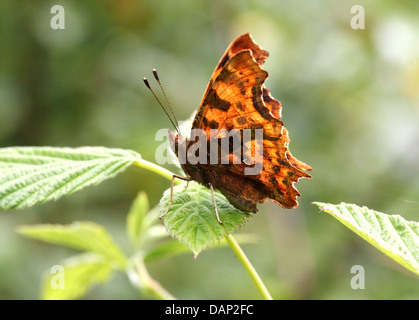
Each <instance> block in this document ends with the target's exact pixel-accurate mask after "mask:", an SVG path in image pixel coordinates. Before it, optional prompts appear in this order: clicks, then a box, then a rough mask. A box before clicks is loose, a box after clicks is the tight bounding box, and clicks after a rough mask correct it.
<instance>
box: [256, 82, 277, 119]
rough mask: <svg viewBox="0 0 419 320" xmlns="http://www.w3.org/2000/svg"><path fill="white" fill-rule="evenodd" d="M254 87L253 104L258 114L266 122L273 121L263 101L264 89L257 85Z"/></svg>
mask: <svg viewBox="0 0 419 320" xmlns="http://www.w3.org/2000/svg"><path fill="white" fill-rule="evenodd" d="M257 83H258V81H256V85H255V86H253V87H252V103H253V106H254V108H255V109H256V111H257V112H259V114H260V115H261V116H262V117H263V118H264V119H266V120H272V116H271V115H270V112H269V109H268V108H267V107H266V106H265V105H264V104H263V101H262V87H261V85H258V84H257Z"/></svg>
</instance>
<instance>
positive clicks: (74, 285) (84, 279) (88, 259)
mask: <svg viewBox="0 0 419 320" xmlns="http://www.w3.org/2000/svg"><path fill="white" fill-rule="evenodd" d="M55 267H58V268H56V269H55V268H51V270H50V272H48V273H47V274H46V275H45V276H44V278H43V281H42V289H41V298H42V299H45V300H69V299H78V298H81V297H83V296H84V295H85V294H86V292H87V291H88V290H89V289H90V288H91V287H92V286H94V285H95V284H99V283H105V282H107V281H108V280H109V278H110V276H111V274H112V272H113V268H112V265H111V264H109V262H108V261H106V260H105V259H103V257H102V256H100V255H96V254H91V253H84V254H80V255H77V256H74V257H71V258H69V259H66V260H65V261H63V263H62V265H57V266H55ZM60 285H61V287H60Z"/></svg>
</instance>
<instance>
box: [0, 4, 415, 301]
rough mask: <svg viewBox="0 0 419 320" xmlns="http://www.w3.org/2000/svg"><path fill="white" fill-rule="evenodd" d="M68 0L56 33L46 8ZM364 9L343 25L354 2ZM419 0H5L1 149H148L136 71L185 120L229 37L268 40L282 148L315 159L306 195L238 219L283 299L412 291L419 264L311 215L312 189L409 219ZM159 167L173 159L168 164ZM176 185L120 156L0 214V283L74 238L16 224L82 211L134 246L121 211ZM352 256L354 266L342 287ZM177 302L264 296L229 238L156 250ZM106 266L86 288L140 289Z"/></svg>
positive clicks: (22, 285) (151, 115)
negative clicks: (172, 251)
mask: <svg viewBox="0 0 419 320" xmlns="http://www.w3.org/2000/svg"><path fill="white" fill-rule="evenodd" d="M55 4H60V5H62V6H63V7H64V9H65V30H52V29H51V27H50V20H51V18H52V16H53V15H52V14H51V13H50V9H51V7H52V6H53V5H55ZM357 4H360V5H362V6H363V7H364V9H365V29H364V30H354V29H352V28H351V25H350V21H351V18H352V17H353V14H351V7H352V6H353V5H357ZM418 18H419V2H417V1H414V0H412V1H408V0H407V1H397V0H392V1H391V0H388V1H385V2H383V1H379V0H370V1H353V2H351V1H334V0H316V1H314V0H313V1H312V0H305V1H293V0H286V1H283V0H281V1H278V0H272V1H266V0H263V1H256V0H253V1H251V0H247V1H218V0H215V1H209V0H208V1H192V0H179V1H170V0H165V1H131V0H119V1H103V0H95V1H93V0H92V1H61V0H60V1H29V0H26V1H23V0H22V1H7V0H3V1H1V2H0V48H1V50H0V147H7V146H16V145H19V146H24V145H25V146H26V145H30V146H43V145H50V146H70V147H77V146H85V145H91V146H106V147H117V148H127V149H133V150H136V151H137V152H139V153H141V154H142V156H143V157H144V158H145V159H147V160H150V161H154V152H155V149H156V147H157V146H158V145H159V144H160V142H159V141H155V139H154V136H155V133H156V131H157V130H159V129H161V128H169V127H170V123H169V121H168V119H167V118H166V117H165V115H164V114H163V112H162V111H161V110H160V109H159V106H158V105H157V103H156V102H155V100H154V98H153V97H152V96H151V94H150V93H149V92H148V91H147V89H146V88H145V87H144V85H143V84H142V82H141V78H142V77H143V76H148V77H149V78H152V74H151V70H152V68H157V70H159V74H160V78H161V80H162V81H163V83H164V85H165V89H166V92H167V94H168V96H169V99H170V101H171V103H172V105H173V106H174V111H175V113H176V115H177V117H178V119H185V118H187V117H189V116H190V114H191V113H192V112H194V110H196V108H197V107H198V104H199V102H200V100H201V97H202V94H203V92H204V89H205V87H206V85H207V82H208V80H209V77H210V75H211V72H212V71H213V69H214V68H215V65H216V63H217V62H218V60H219V58H220V57H221V54H222V53H223V52H224V50H225V48H226V47H227V45H228V44H229V43H230V41H231V40H233V39H234V38H235V37H236V36H238V35H240V34H242V33H244V32H250V33H251V34H252V35H253V37H254V39H255V40H256V42H258V43H259V44H260V45H261V46H262V47H263V48H264V49H266V50H268V51H269V52H270V58H269V59H268V60H267V62H266V64H265V68H266V69H267V70H268V71H269V79H268V80H267V87H268V88H269V89H270V91H271V93H272V95H273V96H274V97H275V98H277V99H279V100H281V101H282V103H283V106H284V108H283V112H282V114H283V120H284V123H285V126H286V128H287V129H288V130H289V132H290V137H291V143H290V149H291V152H292V153H293V155H294V156H296V157H297V158H298V159H300V160H302V161H304V162H306V163H308V164H310V165H311V166H312V167H313V168H314V170H313V172H312V175H313V179H311V180H301V181H299V182H298V184H297V187H298V189H299V191H300V192H301V194H302V197H301V198H300V200H299V202H300V206H299V207H298V208H297V209H294V210H284V209H282V208H280V207H278V206H276V205H274V204H272V203H265V204H263V205H260V206H259V208H260V212H259V213H258V214H257V216H256V217H255V218H253V219H252V221H250V222H249V223H248V224H246V225H245V226H244V227H243V228H242V229H241V230H239V231H238V233H240V232H246V233H252V234H256V235H258V236H259V238H260V241H259V242H258V243H254V244H247V245H243V249H244V251H245V252H246V253H247V255H248V257H249V259H250V260H251V261H252V262H253V264H254V266H255V267H256V269H257V270H258V272H259V273H260V275H261V277H262V279H263V280H264V281H265V283H266V285H267V287H268V288H269V290H270V291H271V294H272V295H273V296H274V297H275V298H276V299H418V298H419V281H418V280H419V279H418V277H417V276H415V275H414V274H412V273H410V272H409V271H406V270H404V269H403V268H402V267H400V266H398V265H397V264H396V263H394V262H392V261H391V260H390V259H389V258H387V257H386V256H385V255H384V254H382V253H381V252H379V251H378V250H377V249H375V248H374V247H372V246H371V245H370V244H368V243H367V242H365V241H364V240H362V239H361V238H359V237H358V236H356V235H355V234H354V233H352V232H351V231H349V230H348V229H346V228H345V227H344V226H343V225H341V224H340V223H339V222H338V221H337V220H335V219H334V218H333V217H331V216H329V215H327V214H325V213H320V212H319V210H318V209H317V207H315V206H313V205H312V204H311V202H312V201H322V202H330V203H340V202H342V201H343V202H349V203H355V204H358V205H365V206H368V207H369V208H372V209H375V210H378V211H382V212H385V213H389V214H400V215H402V216H403V217H404V218H406V219H408V220H415V221H419V19H418ZM168 168H169V169H173V168H171V167H168ZM169 184H170V182H169V181H168V180H166V179H163V178H162V177H160V176H157V175H155V174H153V173H151V172H147V171H145V170H142V169H139V168H130V169H128V170H127V172H125V173H123V174H121V175H119V176H118V177H116V178H114V179H113V180H108V181H106V182H104V183H102V184H101V185H99V186H97V187H95V188H90V189H86V190H84V191H83V192H80V193H78V194H74V195H72V196H71V197H68V198H64V199H60V200H59V201H57V202H54V203H48V204H46V205H42V206H37V207H34V208H31V209H27V210H24V211H18V212H1V213H0V298H1V299H37V298H38V297H39V290H40V283H41V277H42V275H43V274H44V272H46V271H47V270H49V268H50V267H51V266H52V265H54V264H57V263H59V262H60V261H61V260H62V259H64V258H66V257H68V256H70V255H72V254H73V253H75V252H74V251H72V250H70V249H66V248H62V247H57V246H53V245H48V244H44V243H41V242H38V241H35V240H30V239H27V238H24V237H22V236H20V235H18V234H16V232H15V229H16V227H17V226H19V225H26V224H37V223H63V224H66V223H70V222H73V221H76V220H91V221H94V222H97V223H100V224H104V225H105V226H106V227H108V228H109V230H110V232H111V233H112V234H113V236H114V237H115V239H116V240H117V241H118V242H119V243H120V244H121V246H122V247H123V248H124V249H125V250H126V252H127V254H130V253H132V252H130V250H132V249H131V248H130V247H129V242H128V237H127V235H126V234H125V218H126V213H127V211H128V209H129V206H130V204H131V202H132V200H133V199H134V198H135V196H136V194H137V192H138V191H139V190H144V191H145V192H147V194H148V196H149V199H150V203H151V205H153V206H154V205H156V204H157V203H158V201H159V199H160V197H161V196H162V193H163V191H164V190H165V189H167V188H168V187H169ZM353 265H362V266H363V267H364V269H365V286H366V288H365V289H364V290H353V289H352V288H351V286H350V281H351V278H352V276H353V274H351V273H350V270H351V267H352V266H353ZM148 268H149V271H150V273H151V275H152V276H153V277H154V278H155V279H157V280H159V281H160V282H161V283H162V285H163V286H164V287H166V288H167V289H168V290H169V292H171V293H172V294H173V295H175V296H176V297H177V298H179V299H259V298H260V295H259V293H258V291H257V290H256V289H255V287H254V285H253V283H252V282H251V280H250V279H249V278H248V276H247V274H246V273H245V271H244V269H243V268H242V266H241V264H240V263H239V262H238V260H237V259H236V258H235V257H234V254H233V253H232V251H231V250H229V249H228V248H222V249H214V250H209V251H205V252H203V253H202V254H200V255H199V256H198V258H197V259H194V258H193V254H192V253H191V254H186V255H181V256H176V257H174V258H170V259H165V260H161V261H157V262H153V263H151V264H149V265H148ZM142 298H144V296H142V295H141V294H140V293H138V291H137V290H136V289H134V288H133V287H132V286H131V285H130V283H129V282H128V280H127V279H126V277H124V275H122V274H117V275H115V277H114V278H113V279H112V281H111V282H109V283H108V284H107V285H105V286H104V287H102V286H101V287H95V288H94V289H93V290H91V291H90V292H89V293H88V294H87V296H86V299H142Z"/></svg>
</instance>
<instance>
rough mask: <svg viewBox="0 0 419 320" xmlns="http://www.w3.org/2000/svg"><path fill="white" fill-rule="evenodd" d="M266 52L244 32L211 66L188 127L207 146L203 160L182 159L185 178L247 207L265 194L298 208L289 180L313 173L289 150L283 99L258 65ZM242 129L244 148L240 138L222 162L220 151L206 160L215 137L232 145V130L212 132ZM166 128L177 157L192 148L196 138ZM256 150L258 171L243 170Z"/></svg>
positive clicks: (250, 208) (253, 208) (252, 207)
mask: <svg viewBox="0 0 419 320" xmlns="http://www.w3.org/2000/svg"><path fill="white" fill-rule="evenodd" d="M267 57H268V52H267V51H265V50H263V49H262V48H261V47H260V46H259V45H257V44H256V43H255V42H254V41H253V39H252V38H251V36H250V35H249V34H248V33H246V34H243V35H241V36H239V37H238V38H236V39H235V40H234V41H233V42H232V43H231V44H230V46H229V47H228V48H227V50H226V52H225V53H224V55H223V56H222V58H221V60H220V62H219V63H218V65H217V67H216V69H215V70H214V73H213V75H212V77H211V79H210V81H209V84H208V86H207V89H206V91H205V93H204V96H203V99H202V101H201V104H200V106H199V108H198V111H197V113H196V116H195V118H194V121H193V124H192V130H193V129H199V130H201V131H202V132H203V133H204V136H205V137H206V139H205V140H204V142H202V140H201V142H200V143H201V144H202V146H203V150H206V155H205V157H204V158H201V159H205V161H201V162H197V163H195V162H194V163H192V162H191V161H189V159H188V157H187V156H186V157H184V158H182V159H183V160H184V161H180V162H181V166H182V169H183V170H184V172H185V173H186V174H187V175H188V176H189V178H188V179H189V180H194V181H197V182H198V183H200V184H202V185H204V186H206V187H209V188H211V190H213V189H217V190H219V191H220V192H221V193H222V194H223V195H224V196H225V197H226V198H227V199H228V200H229V201H230V203H232V204H233V205H234V206H235V207H236V208H238V209H240V210H243V211H247V212H256V211H257V208H256V204H257V203H262V202H264V201H265V200H266V199H271V200H272V201H274V202H275V203H277V204H279V205H281V206H282V207H284V208H294V207H296V206H297V205H298V202H297V201H296V198H297V197H298V196H299V195H300V194H299V193H298V191H297V190H296V189H295V188H294V185H293V184H294V183H295V182H296V181H298V179H299V178H302V177H304V178H311V176H310V175H309V174H308V173H306V172H305V171H306V170H311V167H310V166H309V165H307V164H305V163H303V162H301V161H299V160H297V159H296V158H294V157H293V156H292V155H291V153H290V151H289V149H288V143H289V138H288V131H287V130H286V129H285V127H284V125H283V123H282V121H281V103H280V102H279V101H278V100H276V99H274V98H273V97H272V96H271V95H270V92H269V90H268V89H267V88H266V87H265V85H264V82H265V80H266V78H267V77H268V73H267V71H265V70H264V69H263V68H262V67H263V64H264V61H265V60H266V58H267ZM246 130H248V131H249V132H251V137H252V138H251V140H250V142H248V145H247V147H248V148H247V149H246V148H245V145H244V143H243V145H241V146H240V148H237V147H235V149H236V151H239V153H238V156H237V154H235V153H233V150H229V153H228V154H227V155H226V157H227V158H228V159H229V160H230V162H228V163H225V161H224V162H223V161H221V160H222V157H221V156H220V155H219V154H218V157H217V160H218V161H215V163H214V161H210V160H214V159H213V158H211V152H210V151H209V150H211V143H214V139H215V145H219V146H221V145H222V140H223V139H229V140H228V143H227V145H228V146H230V147H232V141H231V140H232V139H233V138H232V137H233V135H230V136H226V134H224V135H223V134H220V135H218V136H215V137H214V135H213V134H214V131H216V132H224V133H225V132H227V133H229V132H230V133H231V132H233V133H237V132H238V133H239V135H240V137H241V138H243V137H244V132H245V131H246ZM257 130H261V131H262V132H263V134H262V138H263V139H259V140H260V141H257V139H256V138H255V132H256V131H257ZM169 133H170V134H169V137H170V141H171V146H172V149H173V150H174V151H175V154H176V155H177V156H178V158H179V159H180V152H179V151H180V149H181V148H185V150H184V151H185V152H186V155H188V152H189V151H191V150H192V148H195V147H194V145H195V144H196V143H197V139H196V138H194V137H192V138H191V139H189V140H184V137H179V136H178V135H177V134H176V133H174V132H172V131H170V132H169ZM258 142H259V144H258ZM232 149H234V146H233V148H232ZM194 150H195V149H194ZM256 150H259V151H260V152H261V153H260V154H261V156H262V157H261V158H260V160H259V161H260V165H261V170H260V171H259V172H257V173H256V174H250V175H249V174H246V172H247V171H246V170H248V169H250V168H252V166H255V163H253V164H251V163H249V161H247V160H246V159H247V158H246V156H250V154H251V153H253V154H254V153H255V152H256ZM246 152H247V153H248V154H246ZM235 157H236V158H235ZM237 157H238V158H237ZM234 159H235V160H238V161H233V160H234ZM224 160H225V159H224ZM214 204H215V200H214Z"/></svg>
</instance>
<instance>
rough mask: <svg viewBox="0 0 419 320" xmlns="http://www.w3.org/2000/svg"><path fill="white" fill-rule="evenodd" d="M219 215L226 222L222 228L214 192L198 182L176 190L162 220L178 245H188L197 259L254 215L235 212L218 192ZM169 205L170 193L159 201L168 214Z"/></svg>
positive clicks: (162, 210) (216, 196)
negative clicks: (181, 243) (214, 202)
mask: <svg viewBox="0 0 419 320" xmlns="http://www.w3.org/2000/svg"><path fill="white" fill-rule="evenodd" d="M215 199H216V203H217V208H218V213H219V215H220V219H221V221H222V222H223V224H222V225H220V224H219V223H218V221H217V218H216V215H215V209H214V204H213V201H212V195H211V191H210V190H209V189H207V188H205V187H203V186H201V185H199V184H197V183H195V182H190V183H189V186H188V188H187V189H186V190H185V185H179V186H176V187H174V188H173V202H172V204H171V206H170V210H169V212H168V213H167V215H166V216H165V217H164V218H163V219H164V224H165V225H166V227H167V229H168V230H169V232H170V233H171V235H172V236H173V237H175V238H177V239H178V240H179V241H181V242H183V243H185V244H186V245H187V246H188V247H189V248H190V249H191V250H192V252H193V253H194V254H195V255H197V254H199V253H200V252H201V251H202V250H204V249H206V248H208V247H210V246H211V245H212V244H213V243H214V242H216V241H218V242H219V241H221V240H222V239H223V238H224V236H225V235H227V234H230V233H231V232H232V231H234V230H235V229H237V228H238V227H240V226H241V225H243V224H244V223H245V222H246V221H248V220H249V219H250V218H251V217H252V215H251V214H249V213H246V212H242V211H240V210H238V209H236V208H235V207H234V206H233V205H232V204H230V202H229V201H228V200H227V199H226V198H225V197H224V196H223V195H222V194H221V193H219V192H215ZM169 202H170V189H168V190H166V192H165V193H164V196H163V198H162V199H161V200H160V204H159V206H160V211H161V212H164V211H166V209H167V207H168V205H169Z"/></svg>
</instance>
